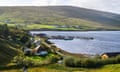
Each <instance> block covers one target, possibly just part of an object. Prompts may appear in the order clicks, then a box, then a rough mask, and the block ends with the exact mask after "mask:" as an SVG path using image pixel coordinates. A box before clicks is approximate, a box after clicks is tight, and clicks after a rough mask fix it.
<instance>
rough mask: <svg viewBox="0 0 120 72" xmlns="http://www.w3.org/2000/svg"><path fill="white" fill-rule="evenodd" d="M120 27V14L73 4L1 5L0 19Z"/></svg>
mask: <svg viewBox="0 0 120 72" xmlns="http://www.w3.org/2000/svg"><path fill="white" fill-rule="evenodd" d="M6 19H8V20H9V22H11V23H25V24H30V23H35V24H61V25H79V26H86V27H89V28H104V29H120V15H119V14H113V13H108V12H102V11H96V10H90V9H85V8H79V7H72V6H43V7H38V6H29V7H27V6H25V7H22V6H21V7H0V21H1V22H3V21H5V20H6Z"/></svg>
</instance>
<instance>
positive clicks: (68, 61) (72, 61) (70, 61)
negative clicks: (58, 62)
mask: <svg viewBox="0 0 120 72" xmlns="http://www.w3.org/2000/svg"><path fill="white" fill-rule="evenodd" d="M65 65H66V66H68V67H75V66H77V65H75V59H74V58H72V57H71V58H66V59H65Z"/></svg>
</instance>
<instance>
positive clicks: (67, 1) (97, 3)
mask: <svg viewBox="0 0 120 72" xmlns="http://www.w3.org/2000/svg"><path fill="white" fill-rule="evenodd" d="M46 5H72V6H79V7H84V8H89V9H96V10H102V11H108V12H114V13H119V14H120V0H0V6H46Z"/></svg>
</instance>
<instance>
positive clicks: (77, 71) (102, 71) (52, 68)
mask: <svg viewBox="0 0 120 72" xmlns="http://www.w3.org/2000/svg"><path fill="white" fill-rule="evenodd" d="M119 71H120V64H111V65H106V66H103V67H101V68H97V69H86V68H69V67H65V66H63V65H58V64H53V65H47V66H41V67H33V68H29V69H28V72H119ZM2 72H22V69H10V70H4V71H2Z"/></svg>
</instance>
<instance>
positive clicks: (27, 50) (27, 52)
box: [23, 48, 32, 55]
mask: <svg viewBox="0 0 120 72" xmlns="http://www.w3.org/2000/svg"><path fill="white" fill-rule="evenodd" d="M23 52H24V54H25V55H32V49H30V48H24V49H23Z"/></svg>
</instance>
